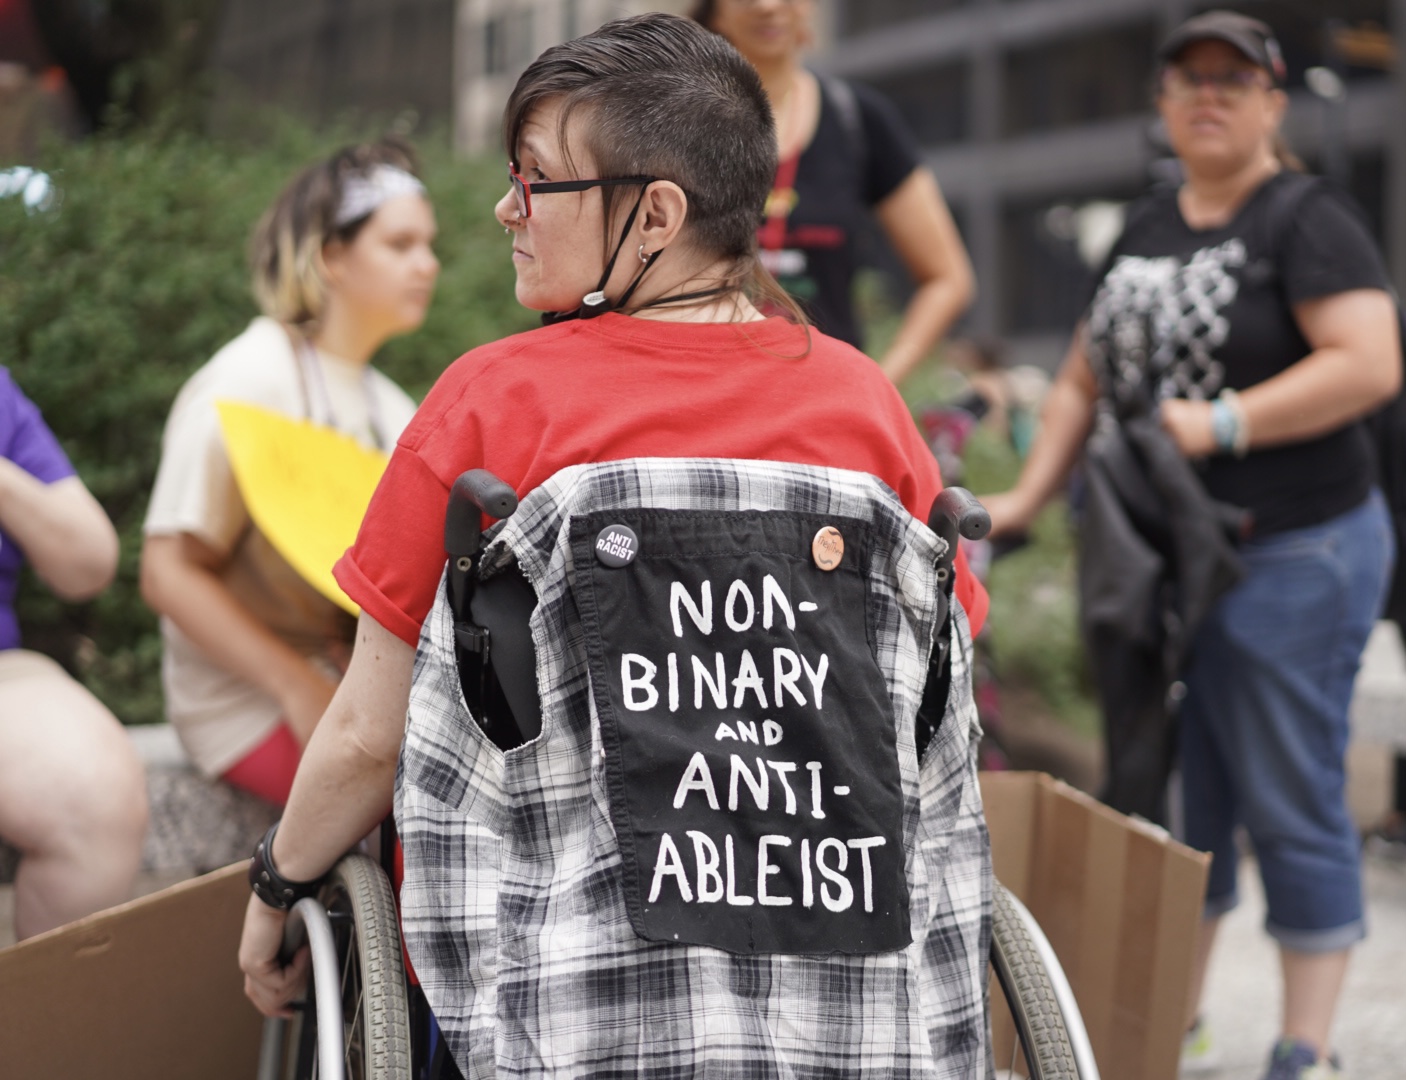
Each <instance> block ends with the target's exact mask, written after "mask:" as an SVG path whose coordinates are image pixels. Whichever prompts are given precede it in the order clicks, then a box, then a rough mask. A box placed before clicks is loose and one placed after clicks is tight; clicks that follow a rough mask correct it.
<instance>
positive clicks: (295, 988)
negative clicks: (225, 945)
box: [239, 895, 309, 1017]
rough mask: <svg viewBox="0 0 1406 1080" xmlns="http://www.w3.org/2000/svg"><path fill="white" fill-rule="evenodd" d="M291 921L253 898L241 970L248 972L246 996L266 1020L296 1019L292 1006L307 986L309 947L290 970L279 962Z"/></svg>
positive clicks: (241, 946) (247, 916)
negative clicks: (287, 926)
mask: <svg viewBox="0 0 1406 1080" xmlns="http://www.w3.org/2000/svg"><path fill="white" fill-rule="evenodd" d="M287 921H288V913H287V912H286V911H276V910H275V909H273V908H271V907H269V906H268V905H267V904H265V903H264V902H263V901H262V900H260V899H259V898H258V897H257V896H253V895H251V896H250V897H249V906H248V908H247V909H245V912H244V933H243V935H242V936H241V937H240V939H239V969H240V970H241V971H243V972H244V996H245V997H247V998H248V999H249V1000H250V1001H252V1002H253V1003H254V1007H255V1008H256V1009H258V1010H259V1012H261V1013H263V1014H264V1015H265V1016H283V1017H288V1016H292V1015H293V1010H292V1009H291V1008H289V1006H288V1003H289V1002H290V1001H292V1000H293V999H294V998H296V997H298V996H299V994H300V993H301V992H302V989H303V986H304V985H305V984H306V983H307V977H308V963H309V961H308V948H307V946H306V945H304V946H303V947H302V948H301V949H299V950H298V952H297V955H295V956H294V957H293V960H292V962H290V963H289V964H288V965H286V966H285V965H284V964H282V963H280V961H279V958H278V954H279V952H280V951H281V949H282V948H283V927H284V924H285V923H287Z"/></svg>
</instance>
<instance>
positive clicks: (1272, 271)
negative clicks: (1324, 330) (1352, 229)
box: [1255, 173, 1361, 307]
mask: <svg viewBox="0 0 1406 1080" xmlns="http://www.w3.org/2000/svg"><path fill="white" fill-rule="evenodd" d="M1269 183H1270V184H1271V185H1272V186H1271V187H1270V189H1269V191H1268V192H1266V193H1265V202H1264V205H1263V206H1262V207H1261V208H1260V214H1259V220H1258V221H1257V222H1256V223H1255V240H1256V246H1257V247H1258V249H1259V251H1260V253H1261V254H1260V261H1261V263H1262V264H1263V268H1262V273H1263V274H1264V280H1266V281H1275V282H1276V283H1277V284H1278V286H1279V290H1280V293H1281V295H1282V293H1283V284H1284V275H1283V274H1282V273H1281V272H1280V269H1279V267H1280V264H1281V263H1282V262H1283V258H1284V238H1285V237H1286V236H1287V235H1288V234H1289V230H1290V229H1291V228H1292V227H1293V222H1294V219H1295V218H1296V217H1297V216H1298V213H1299V211H1300V210H1301V209H1302V208H1303V204H1304V203H1305V202H1306V201H1307V199H1308V197H1309V196H1310V195H1312V194H1313V193H1314V192H1316V191H1322V190H1329V189H1330V185H1329V184H1328V181H1327V180H1325V179H1324V178H1323V177H1321V176H1312V175H1310V174H1308V173H1285V174H1283V175H1282V176H1281V177H1280V178H1278V179H1275V180H1270V181H1269ZM1340 201H1341V202H1343V204H1344V205H1346V206H1348V207H1349V208H1350V209H1351V210H1352V211H1353V213H1354V214H1357V215H1358V216H1360V215H1361V211H1360V210H1359V209H1358V208H1357V206H1356V205H1355V204H1354V203H1352V201H1351V200H1348V199H1343V200H1340ZM1283 300H1284V305H1285V307H1288V306H1289V298H1288V297H1287V296H1284V297H1283Z"/></svg>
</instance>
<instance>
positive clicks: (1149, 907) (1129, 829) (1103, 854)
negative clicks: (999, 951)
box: [981, 772, 1210, 1080]
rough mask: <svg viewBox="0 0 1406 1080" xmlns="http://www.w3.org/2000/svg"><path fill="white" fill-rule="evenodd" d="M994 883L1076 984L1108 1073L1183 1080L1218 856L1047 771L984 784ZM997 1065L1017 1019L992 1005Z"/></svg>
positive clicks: (998, 1001)
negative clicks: (1191, 996) (1190, 1001)
mask: <svg viewBox="0 0 1406 1080" xmlns="http://www.w3.org/2000/svg"><path fill="white" fill-rule="evenodd" d="M981 796H982V800H983V802H984V803H985V807H986V821H987V825H988V827H989V828H990V831H991V855H992V860H993V863H994V865H995V871H996V878H997V880H999V881H1000V882H1001V883H1002V884H1003V885H1005V887H1006V888H1008V889H1009V890H1010V891H1011V892H1013V893H1014V894H1015V895H1016V896H1017V897H1018V898H1019V899H1020V900H1021V901H1023V902H1024V903H1025V906H1026V907H1028V908H1029V909H1030V913H1031V914H1032V915H1034V916H1035V919H1036V921H1038V922H1039V924H1040V927H1041V929H1043V930H1044V932H1045V936H1046V937H1048V938H1049V940H1050V944H1051V946H1053V948H1054V951H1055V954H1056V955H1057V956H1058V957H1059V961H1060V964H1061V966H1062V967H1063V968H1064V973H1065V975H1066V976H1067V977H1068V979H1069V983H1070V986H1071V987H1072V988H1073V990H1074V996H1075V997H1076V998H1077V999H1078V1002H1079V1009H1080V1011H1081V1012H1082V1014H1083V1018H1084V1025H1085V1026H1086V1027H1087V1028H1088V1032H1089V1040H1090V1042H1091V1043H1092V1044H1093V1050H1094V1058H1095V1059H1096V1060H1097V1062H1098V1067H1099V1071H1100V1073H1101V1074H1102V1075H1103V1076H1107V1077H1125V1076H1126V1077H1138V1078H1139V1080H1174V1078H1175V1077H1176V1075H1177V1059H1178V1056H1179V1055H1180V1052H1181V1037H1182V1033H1183V1027H1184V1023H1185V1018H1186V1000H1187V994H1188V990H1189V987H1190V985H1191V965H1192V958H1193V956H1194V954H1195V943H1196V933H1197V928H1198V926H1199V924H1200V921H1201V906H1202V901H1203V898H1204V896H1205V891H1206V874H1207V870H1208V868H1209V866H1210V856H1209V855H1206V854H1203V853H1201V852H1198V851H1192V850H1191V849H1190V848H1188V847H1186V846H1185V845H1183V844H1179V843H1177V842H1176V841H1175V840H1173V839H1171V838H1170V837H1169V836H1168V835H1167V834H1166V833H1165V832H1164V831H1163V830H1161V829H1158V828H1156V827H1154V826H1149V825H1145V824H1143V823H1141V822H1137V821H1134V820H1133V819H1131V818H1128V817H1125V816H1123V815H1122V814H1119V813H1117V812H1116V811H1114V810H1110V809H1109V808H1108V807H1106V806H1104V805H1103V804H1102V803H1100V802H1097V801H1096V800H1094V799H1092V798H1090V797H1089V796H1087V795H1085V794H1083V793H1082V792H1080V791H1076V790H1075V789H1074V788H1071V787H1070V786H1069V785H1067V784H1063V783H1061V782H1059V781H1057V780H1053V779H1051V778H1050V777H1048V776H1045V775H1043V774H1040V773H1015V772H998V773H983V774H982V775H981ZM991 999H992V1002H993V1009H992V1027H993V1031H994V1039H995V1045H996V1054H997V1057H996V1060H997V1061H998V1062H1008V1061H1009V1060H1010V1046H1011V1043H1010V1038H1011V1034H1010V1033H1011V1031H1012V1030H1013V1029H1012V1028H1011V1026H1010V1019H1009V1015H1002V1014H1003V1012H1004V1004H1003V1001H1002V997H1001V993H1000V991H999V989H997V988H995V986H994V983H993V990H992V996H991Z"/></svg>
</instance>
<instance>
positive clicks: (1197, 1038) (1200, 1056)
mask: <svg viewBox="0 0 1406 1080" xmlns="http://www.w3.org/2000/svg"><path fill="white" fill-rule="evenodd" d="M1219 1066H1220V1048H1219V1047H1217V1046H1216V1044H1215V1043H1214V1042H1212V1041H1211V1029H1210V1027H1209V1026H1208V1025H1207V1023H1206V1021H1205V1019H1204V1018H1202V1017H1200V1016H1198V1017H1197V1018H1196V1022H1195V1023H1194V1024H1192V1025H1191V1030H1190V1031H1188V1032H1187V1033H1186V1034H1185V1035H1183V1036H1182V1037H1181V1075H1182V1076H1200V1075H1201V1074H1202V1073H1208V1072H1215V1070H1216V1069H1217V1068H1218V1067H1219Z"/></svg>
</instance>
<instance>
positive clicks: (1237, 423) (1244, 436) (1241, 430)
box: [1216, 386, 1250, 458]
mask: <svg viewBox="0 0 1406 1080" xmlns="http://www.w3.org/2000/svg"><path fill="white" fill-rule="evenodd" d="M1222 402H1224V403H1225V408H1226V410H1227V411H1228V412H1229V413H1230V416H1231V417H1232V418H1233V427H1232V433H1231V437H1230V445H1229V446H1222V447H1221V448H1222V449H1223V450H1229V451H1230V452H1231V453H1232V454H1234V455H1235V456H1236V457H1238V458H1242V457H1244V456H1245V454H1246V453H1247V452H1248V451H1249V449H1250V418H1249V417H1248V416H1247V415H1246V414H1245V406H1244V404H1243V403H1242V402H1241V400H1240V395H1239V394H1237V393H1236V392H1235V391H1234V390H1232V389H1230V387H1228V386H1227V387H1226V388H1225V389H1224V390H1222V391H1221V392H1220V396H1219V397H1218V398H1216V404H1220V403H1222ZM1216 441H1217V442H1218V443H1219V441H1220V440H1219V438H1217V440H1216Z"/></svg>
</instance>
